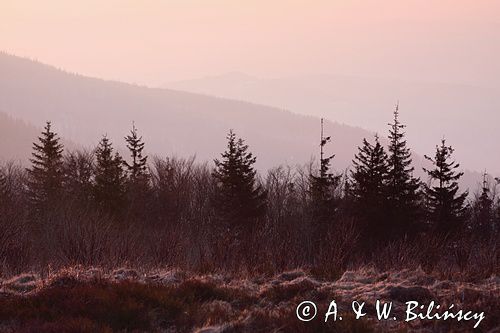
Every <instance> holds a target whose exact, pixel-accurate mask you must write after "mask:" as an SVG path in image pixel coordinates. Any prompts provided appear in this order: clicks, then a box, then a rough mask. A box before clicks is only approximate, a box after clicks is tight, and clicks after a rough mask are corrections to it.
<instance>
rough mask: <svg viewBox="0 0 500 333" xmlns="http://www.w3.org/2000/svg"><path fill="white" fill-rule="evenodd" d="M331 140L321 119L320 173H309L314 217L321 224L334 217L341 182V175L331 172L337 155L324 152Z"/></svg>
mask: <svg viewBox="0 0 500 333" xmlns="http://www.w3.org/2000/svg"><path fill="white" fill-rule="evenodd" d="M330 140H331V137H330V136H327V137H325V136H324V135H323V119H321V139H320V161H319V162H320V166H319V174H317V175H314V174H312V173H311V174H310V175H309V180H310V184H311V189H310V191H311V200H312V207H313V219H314V220H315V222H316V224H320V225H323V224H327V223H328V221H330V220H331V219H332V217H333V214H334V212H335V209H336V203H335V196H334V194H335V193H334V192H335V189H336V188H337V187H338V185H339V183H340V176H339V175H334V174H333V173H331V172H330V163H331V160H332V159H333V158H334V157H335V155H330V156H327V157H325V154H324V148H325V146H326V144H327V143H328V142H330ZM320 229H323V228H320Z"/></svg>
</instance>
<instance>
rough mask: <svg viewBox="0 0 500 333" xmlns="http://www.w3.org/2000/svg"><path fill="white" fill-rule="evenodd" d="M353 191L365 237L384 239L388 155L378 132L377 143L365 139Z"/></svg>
mask: <svg viewBox="0 0 500 333" xmlns="http://www.w3.org/2000/svg"><path fill="white" fill-rule="evenodd" d="M352 163H353V165H354V170H352V171H351V182H350V186H349V194H350V196H351V199H352V200H353V203H354V206H355V207H356V211H355V212H354V213H355V214H356V215H357V217H358V219H359V223H358V225H359V227H360V232H361V234H362V240H363V241H365V242H368V243H370V244H373V243H375V242H376V241H378V240H380V238H381V235H383V234H385V233H386V232H387V231H386V230H387V228H388V226H387V225H386V221H387V219H386V216H385V214H386V212H385V208H386V181H387V175H388V166H387V154H386V152H385V150H384V147H383V146H382V145H381V144H380V141H379V138H378V136H377V135H375V144H371V143H369V142H368V141H367V140H366V139H363V146H362V147H358V154H356V155H355V157H354V160H353V162H352Z"/></svg>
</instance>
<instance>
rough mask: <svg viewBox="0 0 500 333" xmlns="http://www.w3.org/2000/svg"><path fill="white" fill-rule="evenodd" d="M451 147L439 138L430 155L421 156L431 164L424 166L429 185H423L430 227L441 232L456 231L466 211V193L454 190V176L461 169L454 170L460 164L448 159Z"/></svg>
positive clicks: (458, 174)
mask: <svg viewBox="0 0 500 333" xmlns="http://www.w3.org/2000/svg"><path fill="white" fill-rule="evenodd" d="M453 151H454V150H453V148H452V147H451V146H447V145H446V141H445V139H443V140H442V141H441V145H440V146H436V154H435V157H434V158H431V157H429V156H427V155H426V156H425V158H426V159H427V160H428V161H430V162H431V163H432V165H433V168H432V169H425V168H424V171H425V172H426V173H427V174H428V175H429V178H430V180H431V185H426V186H425V193H426V203H427V211H428V215H429V218H430V220H431V222H432V224H433V226H434V230H436V231H437V232H439V233H441V234H449V233H453V232H454V231H457V230H458V228H459V227H460V226H461V224H462V222H463V220H464V215H465V212H466V207H465V206H464V202H465V199H466V198H467V195H468V193H467V192H464V193H461V194H459V193H458V191H459V187H458V180H459V179H460V177H462V176H463V172H457V169H458V168H459V167H460V165H459V164H458V163H456V162H455V161H450V158H451V156H452V154H453Z"/></svg>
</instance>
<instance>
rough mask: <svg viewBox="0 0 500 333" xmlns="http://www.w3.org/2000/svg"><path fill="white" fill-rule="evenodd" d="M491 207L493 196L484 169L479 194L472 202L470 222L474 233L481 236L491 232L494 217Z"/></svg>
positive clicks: (489, 234) (486, 235) (487, 235)
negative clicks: (471, 219) (471, 218)
mask: <svg viewBox="0 0 500 333" xmlns="http://www.w3.org/2000/svg"><path fill="white" fill-rule="evenodd" d="M493 208H494V207H493V198H492V195H491V190H490V186H489V183H488V174H487V173H486V171H485V172H484V173H483V183H482V186H481V195H480V196H479V197H478V198H477V199H476V201H475V203H474V209H473V214H474V216H473V221H472V224H471V227H472V229H473V231H474V233H476V234H478V235H479V236H481V237H483V238H486V237H489V236H491V232H492V231H493V227H494V218H495V216H494V215H495V214H494V211H493Z"/></svg>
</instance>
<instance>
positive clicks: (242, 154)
mask: <svg viewBox="0 0 500 333" xmlns="http://www.w3.org/2000/svg"><path fill="white" fill-rule="evenodd" d="M227 141H228V143H227V150H226V151H225V152H224V153H223V154H222V159H221V160H218V159H216V160H215V161H214V162H215V170H214V171H213V178H214V180H215V182H216V187H217V190H216V197H215V203H216V209H217V213H218V215H219V216H220V217H222V219H223V220H224V221H225V222H226V223H228V225H229V226H230V227H252V226H253V223H252V222H254V221H255V220H256V219H258V218H260V217H262V216H263V215H264V213H265V208H266V194H265V192H264V191H263V190H262V188H261V186H260V185H258V184H257V178H256V171H255V169H254V168H253V165H254V163H255V161H256V157H254V156H253V155H252V153H251V152H249V151H248V146H247V145H246V144H245V142H244V141H243V139H241V138H237V137H236V134H235V133H234V132H233V131H232V130H231V131H230V132H229V134H228V136H227Z"/></svg>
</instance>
